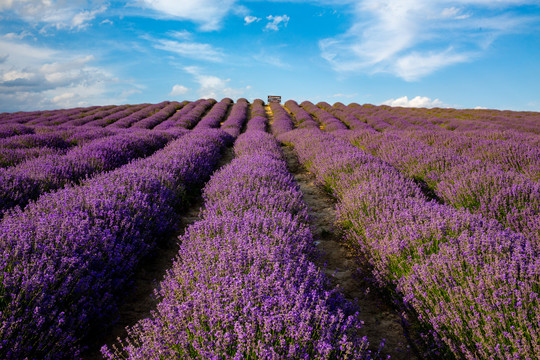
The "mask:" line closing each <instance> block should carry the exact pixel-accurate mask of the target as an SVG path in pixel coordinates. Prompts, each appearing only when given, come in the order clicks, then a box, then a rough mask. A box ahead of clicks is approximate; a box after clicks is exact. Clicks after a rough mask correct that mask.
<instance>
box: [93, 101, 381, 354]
mask: <svg viewBox="0 0 540 360" xmlns="http://www.w3.org/2000/svg"><path fill="white" fill-rule="evenodd" d="M233 111H234V109H233ZM263 111H264V109H263V108H262V102H258V103H256V104H254V106H253V109H252V118H251V120H250V122H249V123H248V126H247V128H248V131H247V132H246V133H245V134H243V135H241V136H240V137H239V138H238V140H237V142H236V144H235V153H236V156H237V158H236V159H234V160H233V161H232V162H231V163H230V164H229V165H227V166H226V167H225V168H223V169H222V170H220V171H219V172H218V173H216V174H215V175H213V176H212V179H211V180H210V181H209V183H208V184H207V185H206V187H205V189H204V193H203V197H204V199H205V209H204V211H203V213H202V219H201V220H200V221H198V222H197V223H195V224H194V225H192V226H191V227H190V228H189V229H188V231H187V232H186V234H185V235H184V236H182V237H181V248H180V251H179V254H178V257H177V259H176V261H175V263H174V265H173V268H172V269H171V270H170V271H169V272H168V274H167V276H166V278H165V280H164V281H163V282H162V283H161V285H160V287H159V288H160V290H159V293H157V295H158V297H159V299H160V303H159V305H158V307H157V310H156V312H154V313H153V315H152V317H151V318H148V319H145V320H142V321H140V322H139V323H138V324H137V325H136V326H135V327H133V328H131V329H130V331H129V334H130V335H129V337H128V338H127V339H125V340H123V341H121V342H120V345H121V346H120V348H113V349H112V350H111V349H109V348H107V347H104V348H103V350H102V351H103V354H104V355H105V356H106V357H107V358H109V359H116V358H130V359H154V358H182V359H192V358H193V359H218V358H219V359H240V358H252V359H278V358H289V359H308V358H309V359H328V358H339V359H347V358H351V359H361V358H368V357H370V352H369V351H368V350H367V345H368V344H367V340H366V339H365V338H362V337H359V336H358V333H357V331H358V329H359V328H360V326H361V322H360V321H359V320H358V319H357V315H356V314H354V311H353V307H352V306H351V305H350V304H348V303H347V302H346V301H345V300H344V299H343V297H342V296H341V295H339V294H338V293H337V292H335V291H331V290H329V287H328V283H327V280H326V279H325V277H324V276H323V274H322V273H321V272H320V270H319V269H317V268H316V267H315V266H314V265H313V263H311V262H310V261H309V260H308V255H310V254H312V253H313V251H314V244H313V238H312V235H311V233H310V230H309V224H308V217H307V208H306V205H305V204H304V203H303V201H302V194H301V192H300V190H299V188H298V186H297V185H296V184H295V183H294V180H293V177H292V176H291V174H290V173H289V172H288V169H287V165H286V163H285V161H284V160H283V156H282V154H281V152H280V149H279V145H278V143H277V142H276V140H275V139H274V138H273V136H271V135H270V134H267V133H265V132H262V131H264V129H265V126H266V124H265V121H264V113H263ZM226 124H227V122H225V123H224V124H223V125H224V126H225V125H226ZM261 130H262V131H261Z"/></svg>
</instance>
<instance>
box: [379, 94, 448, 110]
mask: <svg viewBox="0 0 540 360" xmlns="http://www.w3.org/2000/svg"><path fill="white" fill-rule="evenodd" d="M381 105H389V106H401V107H415V108H432V107H447V105H445V104H444V103H443V102H442V101H441V100H439V99H435V100H432V99H430V98H428V97H426V96H415V97H414V98H412V99H410V100H409V98H408V97H407V96H403V97H400V98H397V99H389V100H386V101H384V102H383V103H382V104H381Z"/></svg>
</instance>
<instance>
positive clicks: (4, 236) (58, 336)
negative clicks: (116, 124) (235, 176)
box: [0, 130, 229, 359]
mask: <svg viewBox="0 0 540 360" xmlns="http://www.w3.org/2000/svg"><path fill="white" fill-rule="evenodd" d="M228 139H229V137H228V134H226V133H223V132H221V131H218V130H206V131H204V132H194V133H192V134H189V135H186V136H185V137H183V138H181V139H179V140H176V141H174V142H173V143H171V144H170V145H168V146H167V147H166V148H165V149H163V150H161V151H159V152H157V153H156V154H154V155H153V156H151V157H149V158H146V159H142V160H139V161H136V162H133V163H131V164H128V165H126V166H124V167H121V168H119V169H117V170H116V171H113V172H110V173H107V174H104V175H102V176H99V177H97V178H94V179H91V180H89V181H86V182H85V183H84V184H83V185H82V186H76V187H68V188H66V189H63V190H60V191H58V192H55V193H51V194H47V195H45V196H43V197H41V198H40V199H39V200H38V201H37V202H35V203H32V204H30V205H29V206H28V207H27V208H26V209H25V210H24V211H20V210H19V211H16V212H13V213H11V214H9V215H8V216H6V217H5V218H4V219H3V221H2V222H1V223H0V254H1V256H0V259H1V262H0V279H2V282H1V283H0V285H1V286H0V299H1V301H0V339H1V340H0V356H1V357H2V358H4V359H21V358H40V359H58V358H78V357H79V355H80V351H81V341H82V340H83V339H84V338H85V336H87V335H88V333H89V332H92V331H93V332H95V331H98V330H99V331H102V329H103V328H104V327H106V326H107V324H109V323H110V322H111V320H112V319H113V315H114V314H115V311H116V308H117V306H118V303H119V302H121V301H122V298H124V297H125V293H126V291H127V290H129V285H130V279H131V277H132V274H133V272H134V270H135V268H136V267H137V264H138V262H139V261H140V259H141V258H142V257H144V256H145V255H146V254H148V253H149V252H150V251H151V250H152V248H153V247H154V245H155V243H156V241H159V239H160V238H161V237H163V236H165V234H166V233H168V232H170V231H171V230H173V229H174V219H175V209H179V206H180V205H181V204H182V202H183V201H185V196H186V194H187V193H188V192H189V191H190V190H192V189H193V188H194V186H199V185H200V184H201V183H202V182H204V181H205V179H206V178H207V177H208V176H209V174H210V172H211V171H212V169H213V167H214V166H215V164H216V163H217V160H218V159H219V156H220V150H221V149H222V148H223V146H224V145H225V143H226V141H228Z"/></svg>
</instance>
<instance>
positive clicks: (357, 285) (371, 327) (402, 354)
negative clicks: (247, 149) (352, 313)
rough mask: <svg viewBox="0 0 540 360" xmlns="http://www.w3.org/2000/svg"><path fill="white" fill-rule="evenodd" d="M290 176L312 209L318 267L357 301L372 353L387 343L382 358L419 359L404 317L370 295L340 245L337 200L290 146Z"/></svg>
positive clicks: (285, 150) (287, 151)
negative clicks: (404, 326) (406, 329)
mask: <svg viewBox="0 0 540 360" xmlns="http://www.w3.org/2000/svg"><path fill="white" fill-rule="evenodd" d="M282 150H283V153H284V155H285V157H286V160H287V164H288V167H289V170H290V172H291V173H292V174H293V176H294V178H295V179H296V182H297V183H298V185H299V186H300V189H301V190H302V193H303V199H304V202H305V203H306V204H307V205H308V206H309V208H310V217H311V225H312V226H311V227H312V232H313V235H314V237H315V240H316V244H317V247H318V248H319V250H320V252H321V256H320V258H318V259H314V260H315V263H316V264H317V265H318V266H319V267H321V268H322V269H323V271H324V272H325V273H326V274H328V275H329V277H330V278H331V280H332V283H333V285H334V286H337V287H339V289H340V291H341V292H342V293H343V294H344V295H345V297H346V298H347V299H348V300H351V301H355V300H356V301H358V304H359V307H360V315H359V318H360V319H361V320H362V321H364V327H363V328H362V329H361V330H360V333H361V335H362V336H364V335H365V336H367V338H368V341H369V343H370V347H371V350H372V351H375V352H376V351H377V350H378V347H379V344H380V343H381V342H382V341H383V339H384V342H385V346H384V350H383V351H382V354H383V356H382V358H385V356H387V355H390V356H391V359H399V360H405V359H418V357H417V356H416V354H415V352H414V351H413V348H412V347H411V346H410V345H409V342H408V340H407V337H406V334H405V330H404V328H403V326H402V321H401V317H400V316H399V314H397V312H396V311H395V310H394V309H393V308H392V307H391V306H390V305H389V304H388V301H386V300H385V299H384V297H383V296H381V295H379V294H377V291H373V289H372V291H370V282H369V281H367V280H365V274H361V273H360V272H359V271H358V269H359V267H360V266H361V265H359V264H358V263H357V261H356V259H357V258H358V257H357V256H356V255H355V254H354V252H353V251H352V250H350V249H348V248H347V247H346V246H345V245H344V244H343V243H342V242H341V241H340V236H339V232H338V231H336V230H335V225H334V224H335V221H336V210H335V205H336V204H335V201H334V199H333V198H332V197H331V196H330V195H329V194H327V193H326V192H325V191H324V190H322V189H321V188H320V187H318V186H317V184H316V181H315V176H314V175H313V174H311V173H309V172H308V171H307V170H306V169H305V168H304V167H303V166H302V165H300V163H299V162H298V158H297V156H296V154H295V153H294V150H293V149H292V148H291V147H289V146H282Z"/></svg>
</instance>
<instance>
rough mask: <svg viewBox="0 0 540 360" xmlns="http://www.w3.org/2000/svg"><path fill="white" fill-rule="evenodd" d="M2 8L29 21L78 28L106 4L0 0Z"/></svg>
mask: <svg viewBox="0 0 540 360" xmlns="http://www.w3.org/2000/svg"><path fill="white" fill-rule="evenodd" d="M81 9H85V10H83V11H81ZM2 10H4V11H11V12H12V13H13V14H15V15H16V16H19V17H21V18H22V19H23V20H25V21H27V22H30V23H36V24H38V23H40V24H41V23H46V24H47V25H51V26H54V27H56V28H57V29H61V28H69V29H79V30H80V29H82V28H85V27H86V26H88V24H89V22H91V21H92V20H93V19H95V17H96V16H97V15H98V14H100V13H103V12H105V11H106V10H107V5H106V4H105V3H104V1H103V0H92V1H90V0H70V1H51V0H22V1H13V0H0V11H2Z"/></svg>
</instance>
